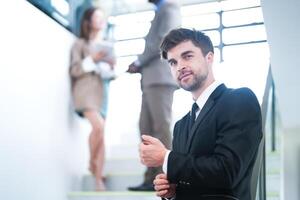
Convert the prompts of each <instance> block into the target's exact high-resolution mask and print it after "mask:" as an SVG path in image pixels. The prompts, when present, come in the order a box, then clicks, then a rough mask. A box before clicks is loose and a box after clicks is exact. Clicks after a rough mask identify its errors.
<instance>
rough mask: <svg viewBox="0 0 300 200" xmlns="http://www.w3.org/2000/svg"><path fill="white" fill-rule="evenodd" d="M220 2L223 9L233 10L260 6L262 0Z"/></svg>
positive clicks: (227, 0) (228, 0)
mask: <svg viewBox="0 0 300 200" xmlns="http://www.w3.org/2000/svg"><path fill="white" fill-rule="evenodd" d="M220 4H221V8H222V10H233V9H240V8H248V7H253V6H260V0H242V1H241V0H226V1H221V2H220Z"/></svg>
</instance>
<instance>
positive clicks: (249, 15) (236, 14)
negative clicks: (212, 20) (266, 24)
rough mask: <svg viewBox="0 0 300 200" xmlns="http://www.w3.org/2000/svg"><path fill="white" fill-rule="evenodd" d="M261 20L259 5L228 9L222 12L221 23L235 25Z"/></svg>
mask: <svg viewBox="0 0 300 200" xmlns="http://www.w3.org/2000/svg"><path fill="white" fill-rule="evenodd" d="M254 22H263V15H262V10H261V7H259V8H251V9H244V10H235V11H228V12H224V13H223V25H224V26H235V25H241V24H251V23H254Z"/></svg>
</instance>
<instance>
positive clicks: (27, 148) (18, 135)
mask: <svg viewBox="0 0 300 200" xmlns="http://www.w3.org/2000/svg"><path fill="white" fill-rule="evenodd" d="M0 26H1V30H0V33H1V34H0V35H1V37H0V55H1V59H0V91H1V92H0V199H3V200H4V199H6V200H20V199H22V200H41V199H42V200H65V199H67V192H68V191H70V190H72V189H78V183H79V182H78V179H79V178H80V176H81V175H82V173H83V172H84V170H85V169H86V168H87V166H86V164H87V155H88V149H87V141H86V139H87V135H88V134H87V131H82V130H86V129H88V128H89V127H88V126H87V124H86V123H85V122H84V121H82V120H79V119H78V118H77V117H76V116H75V115H74V113H73V112H72V108H71V106H70V89H69V79H68V60H69V50H70V46H71V44H72V42H73V36H72V35H71V34H70V33H69V32H68V31H67V30H65V29H64V28H62V27H61V26H59V25H58V24H57V23H56V22H54V21H53V20H51V19H50V18H49V17H47V16H45V15H44V14H43V13H41V12H40V11H38V10H37V9H36V8H34V7H33V6H32V5H30V4H29V3H28V2H27V1H23V0H11V1H5V2H2V3H1V6H0Z"/></svg>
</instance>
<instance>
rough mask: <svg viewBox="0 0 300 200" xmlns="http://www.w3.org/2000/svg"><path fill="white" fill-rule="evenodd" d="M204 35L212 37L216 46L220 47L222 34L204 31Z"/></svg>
mask: <svg viewBox="0 0 300 200" xmlns="http://www.w3.org/2000/svg"><path fill="white" fill-rule="evenodd" d="M204 33H205V34H206V35H207V36H208V37H210V39H211V41H212V43H213V45H214V46H218V45H219V44H220V33H219V31H204Z"/></svg>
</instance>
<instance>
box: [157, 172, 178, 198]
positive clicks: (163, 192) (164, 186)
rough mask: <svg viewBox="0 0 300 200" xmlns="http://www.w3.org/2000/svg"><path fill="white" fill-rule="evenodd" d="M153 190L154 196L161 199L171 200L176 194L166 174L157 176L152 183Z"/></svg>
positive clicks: (174, 186) (174, 187)
mask: <svg viewBox="0 0 300 200" xmlns="http://www.w3.org/2000/svg"><path fill="white" fill-rule="evenodd" d="M153 184H154V189H155V191H156V195H157V196H158V197H162V198H172V197H175V193H176V190H175V189H176V185H175V184H170V183H169V181H168V179H167V175H166V174H158V175H157V176H156V177H155V179H154V181H153Z"/></svg>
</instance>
